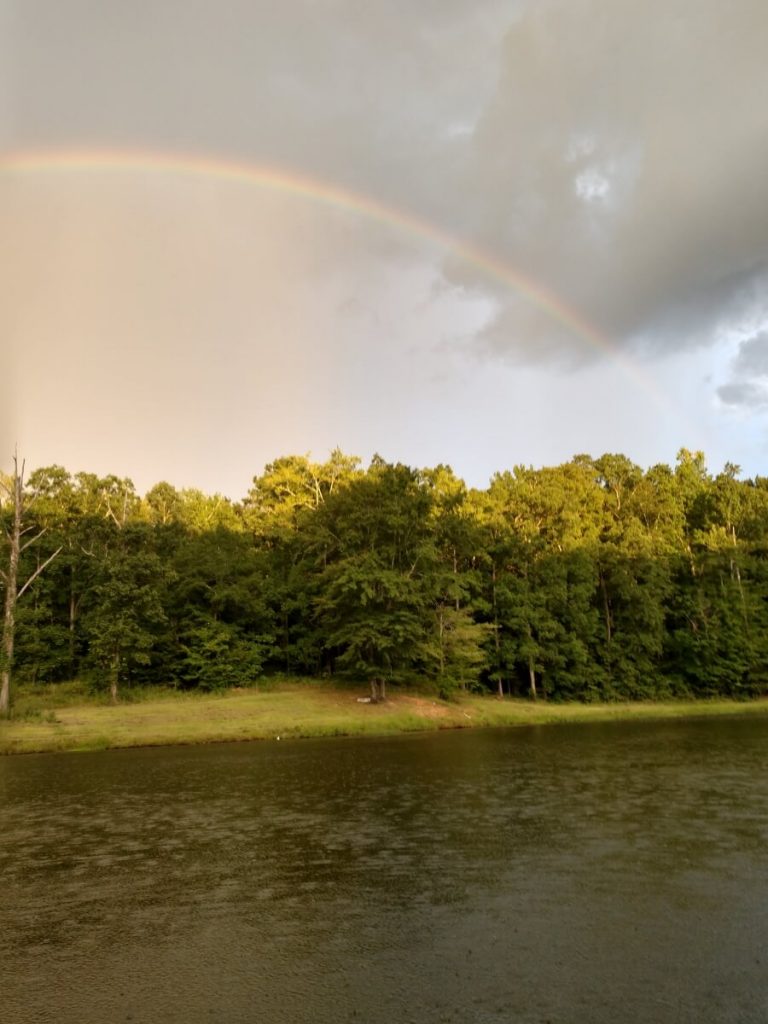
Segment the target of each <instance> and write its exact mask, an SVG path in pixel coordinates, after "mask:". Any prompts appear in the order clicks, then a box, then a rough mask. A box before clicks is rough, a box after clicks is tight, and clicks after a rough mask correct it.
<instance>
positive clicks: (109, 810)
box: [0, 719, 768, 1024]
mask: <svg viewBox="0 0 768 1024" xmlns="http://www.w3.org/2000/svg"><path fill="white" fill-rule="evenodd" d="M0 829H1V831H0V882H1V885H2V889H1V890H0V1019H2V1021H4V1022H5V1024H19V1022H27V1021H29V1022H32V1021H34V1022H47V1021H52V1022H57V1024H69V1022H78V1024H88V1022H120V1021H134V1022H152V1024H155V1022H176V1021H178V1022H185V1024H197V1022H209V1021H210V1022H244V1021H265V1022H275V1024H281V1022H292V1024H293V1022H305V1021H306V1022H313V1024H314V1022H317V1024H324V1022H326V1021H327V1022H332V1021H333V1022H335V1021H358V1022H385V1021H386V1022H387V1024H390V1022H392V1024H398V1022H408V1021H415V1022H419V1024H431V1022H441V1021H451V1022H454V1021H455V1022H477V1024H482V1022H490V1021H494V1022H495V1021H515V1022H517V1021H520V1022H536V1024H542V1022H546V1021H549V1022H552V1024H554V1022H561V1024H581V1022H583V1024H601V1022H611V1024H616V1022H619V1024H620V1022H635V1021H637V1022H640V1021H642V1022H659V1024H666V1022H696V1024H707V1022H714V1021H717V1022H725V1021H729V1022H730V1021H740V1022H741V1021H743V1022H752V1021H755V1022H758V1021H759V1022H760V1024H765V1022H766V1021H768V849H767V847H766V840H767V839H768V721H758V720H754V719H752V720H749V719H740V720H730V721H728V720H719V721H700V722H688V723H680V722H675V723H665V724H647V723H646V724H643V725H637V724H633V725H623V724H622V725H603V726H578V727H573V728H570V727H551V728H548V729H531V730H514V731H504V730H497V731H488V732H466V733H451V734H444V735H434V736H419V737H407V738H406V737H403V738H397V739H391V740H364V741H357V740H346V741H345V740H332V741H317V742H294V743H285V742H284V743H279V744H278V743H271V744H237V745H223V746H216V747H207V748H205V747H199V748H175V749H162V750H140V751H132V752H109V753H99V754H88V755H58V756H48V755H40V756H32V757H17V758H5V759H0Z"/></svg>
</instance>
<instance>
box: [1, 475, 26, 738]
mask: <svg viewBox="0 0 768 1024" xmlns="http://www.w3.org/2000/svg"><path fill="white" fill-rule="evenodd" d="M13 466H14V472H13V481H12V484H11V502H12V504H13V524H12V525H11V529H10V530H6V536H7V538H8V545H9V548H8V570H7V572H4V573H3V582H4V583H5V605H4V609H3V647H2V668H1V669H0V716H2V717H3V718H7V717H8V712H9V711H10V707H11V664H12V662H13V641H14V638H15V635H16V601H17V598H18V594H17V587H18V578H19V553H20V549H21V513H22V478H21V476H19V473H18V466H17V465H16V459H15V457H14V460H13ZM22 473H23V467H22Z"/></svg>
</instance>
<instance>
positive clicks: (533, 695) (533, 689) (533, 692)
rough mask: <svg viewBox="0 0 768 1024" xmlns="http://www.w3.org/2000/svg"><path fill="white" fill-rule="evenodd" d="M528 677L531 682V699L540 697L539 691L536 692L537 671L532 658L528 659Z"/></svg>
mask: <svg viewBox="0 0 768 1024" xmlns="http://www.w3.org/2000/svg"><path fill="white" fill-rule="evenodd" d="M528 678H529V680H530V684H531V700H536V698H537V697H538V693H537V692H536V672H535V670H534V667H533V662H532V661H531V659H530V658H529V659H528Z"/></svg>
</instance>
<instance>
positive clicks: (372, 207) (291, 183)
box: [0, 149, 659, 401]
mask: <svg viewBox="0 0 768 1024" xmlns="http://www.w3.org/2000/svg"><path fill="white" fill-rule="evenodd" d="M66 171H97V172H103V171H137V172H141V173H155V174H181V175H191V176H194V177H200V178H214V179H217V180H219V181H224V182H230V183H232V184H235V185H246V186H250V187H257V188H262V189H269V190H273V191H276V192H282V193H286V194H289V195H291V196H297V197H299V198H302V199H306V200H308V201H310V202H313V203H320V204H323V205H325V206H328V207H334V208H337V209H341V210H346V211H351V212H352V213H355V214H358V215H359V216H361V217H366V218H368V219H370V220H372V221H376V222H378V223H380V224H382V225H385V226H388V227H390V228H395V229H397V230H399V231H402V232H404V233H407V234H410V235H412V236H415V237H416V238H419V239H422V240H424V241H426V242H429V243H431V244H435V245H437V246H439V247H440V248H441V249H443V250H445V251H446V252H449V253H451V254H452V255H454V256H456V257H458V258H459V259H461V260H462V261H464V262H466V263H467V264H469V265H471V266H473V267H476V268H478V269H479V270H480V271H481V272H482V273H483V274H484V275H486V276H487V277H488V278H490V279H492V280H495V281H498V282H500V283H501V284H502V285H504V286H505V287H506V288H509V289H512V290H513V291H514V292H515V293H517V294H518V295H520V296H522V297H523V298H524V299H525V300H526V301H528V302H530V303H531V304H532V305H533V306H535V307H537V308H538V309H540V310H541V311H542V312H544V313H545V314H546V315H547V316H548V317H549V318H550V319H552V320H553V321H555V322H556V323H558V324H560V325H561V326H563V327H564V328H566V330H567V331H568V332H569V333H570V334H572V335H574V336H575V337H577V338H580V339H581V340H582V341H584V342H586V343H587V344H588V345H589V346H591V347H592V348H593V349H597V350H599V351H601V352H604V353H607V354H608V355H610V357H611V359H612V360H615V361H616V362H617V363H618V364H619V365H621V366H622V368H623V369H624V370H626V371H627V372H628V373H629V374H630V376H631V377H633V378H634V380H635V381H636V383H639V384H640V386H641V387H643V389H644V390H646V391H648V392H649V393H650V394H651V395H652V396H653V398H654V400H655V401H658V400H659V394H658V391H657V389H656V388H655V386H654V384H653V382H652V381H651V380H650V378H647V377H646V375H645V374H644V372H643V371H642V370H641V369H640V367H639V366H637V364H636V363H635V362H634V361H632V360H630V359H629V358H628V357H627V356H626V355H625V354H624V353H623V352H621V351H620V350H619V349H618V348H617V346H616V345H615V344H614V343H612V342H611V341H609V339H608V338H607V337H606V336H605V335H604V334H603V333H602V332H601V331H600V330H599V329H598V328H597V327H595V326H594V325H593V324H591V323H589V321H588V320H586V319H585V318H584V316H583V315H582V314H581V313H579V312H578V310H576V309H574V308H573V307H572V306H570V305H568V304H567V303H566V302H565V301H563V299H561V298H560V297H559V296H558V295H556V294H555V293H554V292H553V291H551V290H550V289H548V288H546V287H544V286H543V285H541V284H540V283H539V282H537V281H535V280H533V279H532V278H530V277H528V276H527V275H525V274H523V273H521V272H520V271H519V270H517V269H516V268H514V267H511V266H510V265H509V264H508V263H506V262H504V261H503V260H501V259H499V258H498V257H497V256H495V255H493V254H491V253H489V252H487V251H486V250H484V249H482V248H481V247H479V246H477V245H476V244H474V243H473V242H470V241H467V240H465V239H463V238H459V237H458V236H456V235H453V234H451V233H450V232H448V231H446V230H445V229H443V228H441V227H439V226H437V225H435V224H433V223H431V222H430V221H427V220H424V219H423V218H422V217H419V216H417V215H416V214H413V213H411V212H409V211H405V210H401V209H397V208H395V207H391V206H388V205H386V204H384V203H381V202H379V201H378V200H377V199H374V198H372V197H370V196H366V195H361V194H359V193H355V192H352V191H350V190H348V189H345V188H340V187H339V186H337V185H333V184H331V183H329V182H325V181H321V180H318V179H315V178H308V177H305V176H302V175H300V174H297V173H295V172H293V171H289V170H286V169H284V168H281V167H274V166H268V165H250V164H245V163H238V162H233V161H228V160H227V161H225V160H218V159H212V158H209V157H202V156H192V155H180V154H163V153H154V152H143V151H133V150H106V151H101V150H91V149H89V150H37V151H28V152H16V153H13V152H12V153H6V154H4V155H0V182H2V179H3V178H4V177H6V178H7V177H9V176H14V175H29V174H39V173H49V172H66Z"/></svg>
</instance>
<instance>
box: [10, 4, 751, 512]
mask: <svg viewBox="0 0 768 1024" xmlns="http://www.w3.org/2000/svg"><path fill="white" fill-rule="evenodd" d="M766 47H768V5H766V4H765V2H764V0H674V2H672V3H670V2H669V0H644V2H643V3H642V4H639V3H637V2H636V0H611V2H610V3H606V2H605V0H504V2H501V0H473V2H469V0H419V2H418V3H413V0H407V2H406V0H366V2H365V3H360V2H359V0H290V2H288V3H284V4H274V3H273V2H272V0H221V2H217V3H213V2H212V0H183V2H181V0H164V2H163V3H161V4H158V3H156V2H150V0H134V2H133V3H130V4H126V3H124V2H123V0H0V277H1V279H2V282H3V288H2V293H1V294H2V297H1V298H0V339H2V340H1V341H0V344H1V345H2V352H3V371H2V374H1V375H0V463H2V464H6V465H7V464H8V463H9V461H10V457H11V455H12V453H13V450H14V446H18V450H19V454H20V455H23V456H24V457H25V458H26V460H27V463H28V465H36V466H39V465H50V464H53V463H56V464H59V465H64V466H66V468H67V469H69V470H71V471H72V472H76V471H79V470H88V471H92V472H97V473H116V474H117V475H119V476H128V477H130V478H131V479H132V480H133V481H134V483H135V484H136V486H137V488H138V489H139V490H140V491H145V490H146V489H148V488H149V487H150V486H152V484H154V483H156V482H157V481H159V480H168V481H170V482H171V483H173V484H175V485H177V486H190V487H200V488H202V489H203V490H206V491H209V492H213V491H219V492H221V493H224V494H228V495H230V496H232V497H234V498H239V497H242V496H243V495H244V494H245V493H246V491H247V490H248V487H249V486H250V483H251V480H252V478H253V476H254V475H257V474H259V473H260V472H261V471H262V470H263V467H264V465H265V464H266V463H268V462H270V461H271V460H273V459H275V458H277V457H279V456H280V455H287V454H292V453H298V454H304V453H311V455H312V457H313V458H315V459H317V460H323V459H325V458H326V457H327V455H328V454H329V452H330V451H331V450H332V449H333V448H336V447H339V448H341V449H342V450H343V451H345V452H346V453H348V454H354V455H359V456H360V457H361V458H362V459H363V460H364V461H367V459H369V458H370V457H371V456H372V455H373V454H374V453H375V452H378V453H379V454H381V455H382V456H383V457H384V458H386V459H389V460H391V461H403V462H406V463H408V464H410V465H415V466H431V465H435V464H437V463H439V462H442V463H447V464H450V465H451V466H452V467H453V468H454V470H455V471H456V472H457V473H458V474H459V475H460V476H462V477H463V478H464V479H465V480H467V482H468V483H469V484H471V485H474V486H485V485H486V484H487V482H488V479H489V478H490V476H491V474H492V473H494V472H495V471H498V470H503V469H508V468H512V467H513V466H515V465H518V464H525V465H529V464H531V465H552V464H555V463H558V462H563V461H567V460H569V459H570V458H571V457H572V456H573V455H575V454H578V453H591V454H593V455H599V454H601V453H603V452H606V451H608V452H619V451H620V452H623V453H624V454H626V455H628V456H629V457H630V458H631V459H633V460H634V461H635V462H637V463H639V464H640V465H643V466H648V465H652V464H654V463H657V462H668V463H671V462H673V461H674V459H675V455H676V453H677V451H678V449H679V448H681V447H687V448H690V449H693V450H697V449H702V450H704V451H705V453H706V454H707V458H708V463H709V466H710V468H711V469H712V470H713V471H717V470H719V468H720V467H722V465H723V463H724V462H725V461H730V462H734V463H737V464H739V465H740V466H741V467H742V469H743V472H744V473H745V474H747V475H754V474H757V473H759V474H766V473H767V472H768V468H767V467H768V435H767V434H766V426H767V425H768V202H766V182H768V107H766V104H765V96H766V95H768V62H767V61H766V60H765V53H766Z"/></svg>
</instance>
